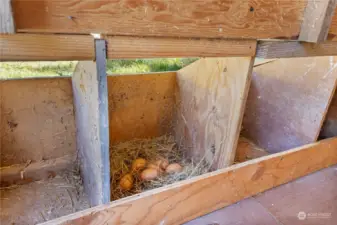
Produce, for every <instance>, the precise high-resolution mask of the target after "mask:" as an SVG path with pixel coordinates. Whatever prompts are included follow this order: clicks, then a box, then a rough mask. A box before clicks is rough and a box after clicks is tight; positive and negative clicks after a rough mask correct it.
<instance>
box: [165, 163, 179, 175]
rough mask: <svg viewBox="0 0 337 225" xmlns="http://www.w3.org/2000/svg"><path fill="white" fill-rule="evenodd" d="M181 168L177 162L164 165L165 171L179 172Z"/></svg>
mask: <svg viewBox="0 0 337 225" xmlns="http://www.w3.org/2000/svg"><path fill="white" fill-rule="evenodd" d="M182 170H183V168H182V166H181V165H180V164H178V163H172V164H170V165H168V166H167V167H166V170H165V171H166V173H179V172H181V171H182Z"/></svg>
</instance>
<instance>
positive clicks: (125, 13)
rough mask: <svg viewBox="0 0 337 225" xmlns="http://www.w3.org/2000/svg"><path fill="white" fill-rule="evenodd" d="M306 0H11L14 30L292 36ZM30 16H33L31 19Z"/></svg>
mask: <svg viewBox="0 0 337 225" xmlns="http://www.w3.org/2000/svg"><path fill="white" fill-rule="evenodd" d="M306 4H307V2H306V1H299V0H296V1H279V2H278V4H275V2H274V1H265V0H256V1H247V0H245V1H243V2H240V4H238V2H237V1H232V0H224V1H214V0H204V1H200V0H189V1H181V0H169V1H167V0H157V1H121V0H118V1H106V0H105V1H98V0H95V1H92V0H81V1H78V0H58V1H54V0H29V1H27V0H14V1H13V10H14V15H15V21H16V26H17V31H18V32H39V33H41V32H43V33H77V34H83V33H86V34H89V33H104V34H110V35H129V36H161V37H197V38H199V37H204V38H206V37H207V38H224V37H226V38H286V39H287V38H296V37H297V36H298V35H299V32H300V26H301V22H302V17H303V11H304V9H305V6H306ZM32 15H34V16H32Z"/></svg>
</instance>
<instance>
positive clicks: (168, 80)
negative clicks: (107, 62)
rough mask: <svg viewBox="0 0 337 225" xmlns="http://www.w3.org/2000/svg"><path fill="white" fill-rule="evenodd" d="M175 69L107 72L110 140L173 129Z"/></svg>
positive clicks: (151, 135)
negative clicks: (167, 70) (118, 74)
mask: <svg viewBox="0 0 337 225" xmlns="http://www.w3.org/2000/svg"><path fill="white" fill-rule="evenodd" d="M175 84H176V72H165V73H152V74H134V75H126V74H124V75H123V76H108V90H109V120H110V128H109V129H110V143H111V144H114V143H118V142H121V141H129V140H131V139H134V138H151V137H158V136H161V135H165V134H169V133H172V127H173V122H172V121H173V115H174V110H175V95H174V91H175Z"/></svg>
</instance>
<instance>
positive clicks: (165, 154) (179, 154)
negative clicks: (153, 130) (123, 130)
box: [110, 135, 210, 200]
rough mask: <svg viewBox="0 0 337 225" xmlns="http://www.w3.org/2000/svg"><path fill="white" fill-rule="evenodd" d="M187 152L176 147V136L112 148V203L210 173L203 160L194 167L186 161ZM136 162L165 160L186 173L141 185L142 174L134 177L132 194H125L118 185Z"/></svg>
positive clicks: (162, 176)
mask: <svg viewBox="0 0 337 225" xmlns="http://www.w3.org/2000/svg"><path fill="white" fill-rule="evenodd" d="M184 152H185V151H184V150H183V149H182V148H181V147H179V146H177V145H176V143H175V141H174V138H173V136H170V135H164V136H161V137H158V138H151V139H133V140H131V141H127V142H122V143H119V144H116V145H113V146H112V147H111V149H110V167H111V199H112V200H117V199H120V198H123V197H127V196H130V195H134V194H138V193H140V192H143V191H146V190H150V189H154V188H158V187H162V186H165V185H168V184H172V183H174V182H177V181H181V180H185V179H189V178H191V177H193V176H198V175H201V174H204V173H207V172H208V171H209V169H210V166H209V165H208V164H207V163H206V162H205V161H204V160H201V161H200V162H198V163H195V162H193V161H191V160H189V159H187V157H186V156H185V154H184ZM137 158H144V159H146V160H147V162H154V161H156V160H158V159H162V158H164V159H167V160H168V161H169V163H179V164H180V165H181V166H182V167H183V170H182V171H181V172H177V173H174V174H161V175H160V176H158V177H157V178H156V179H154V180H151V181H142V180H141V179H140V177H139V174H137V173H133V174H132V176H133V177H134V185H133V187H132V189H131V190H129V191H126V190H122V189H121V188H120V186H119V181H120V179H121V178H122V177H123V175H125V174H127V173H130V172H131V171H130V168H131V165H132V162H133V161H134V160H135V159H137Z"/></svg>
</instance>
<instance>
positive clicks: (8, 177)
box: [0, 155, 76, 187]
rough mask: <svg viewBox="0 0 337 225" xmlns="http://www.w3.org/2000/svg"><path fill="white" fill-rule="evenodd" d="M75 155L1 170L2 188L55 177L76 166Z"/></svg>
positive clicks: (0, 182) (0, 183) (0, 184)
mask: <svg viewBox="0 0 337 225" xmlns="http://www.w3.org/2000/svg"><path fill="white" fill-rule="evenodd" d="M75 159H76V156H75V155H67V156H63V157H60V158H56V159H49V160H43V161H39V162H32V163H25V164H17V165H12V166H7V167H2V168H0V186H1V187H8V186H11V185H21V184H27V183H30V182H34V181H38V180H43V179H47V178H51V177H55V176H56V175H57V174H61V173H62V172H64V171H66V170H71V169H73V168H74V165H75Z"/></svg>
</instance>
